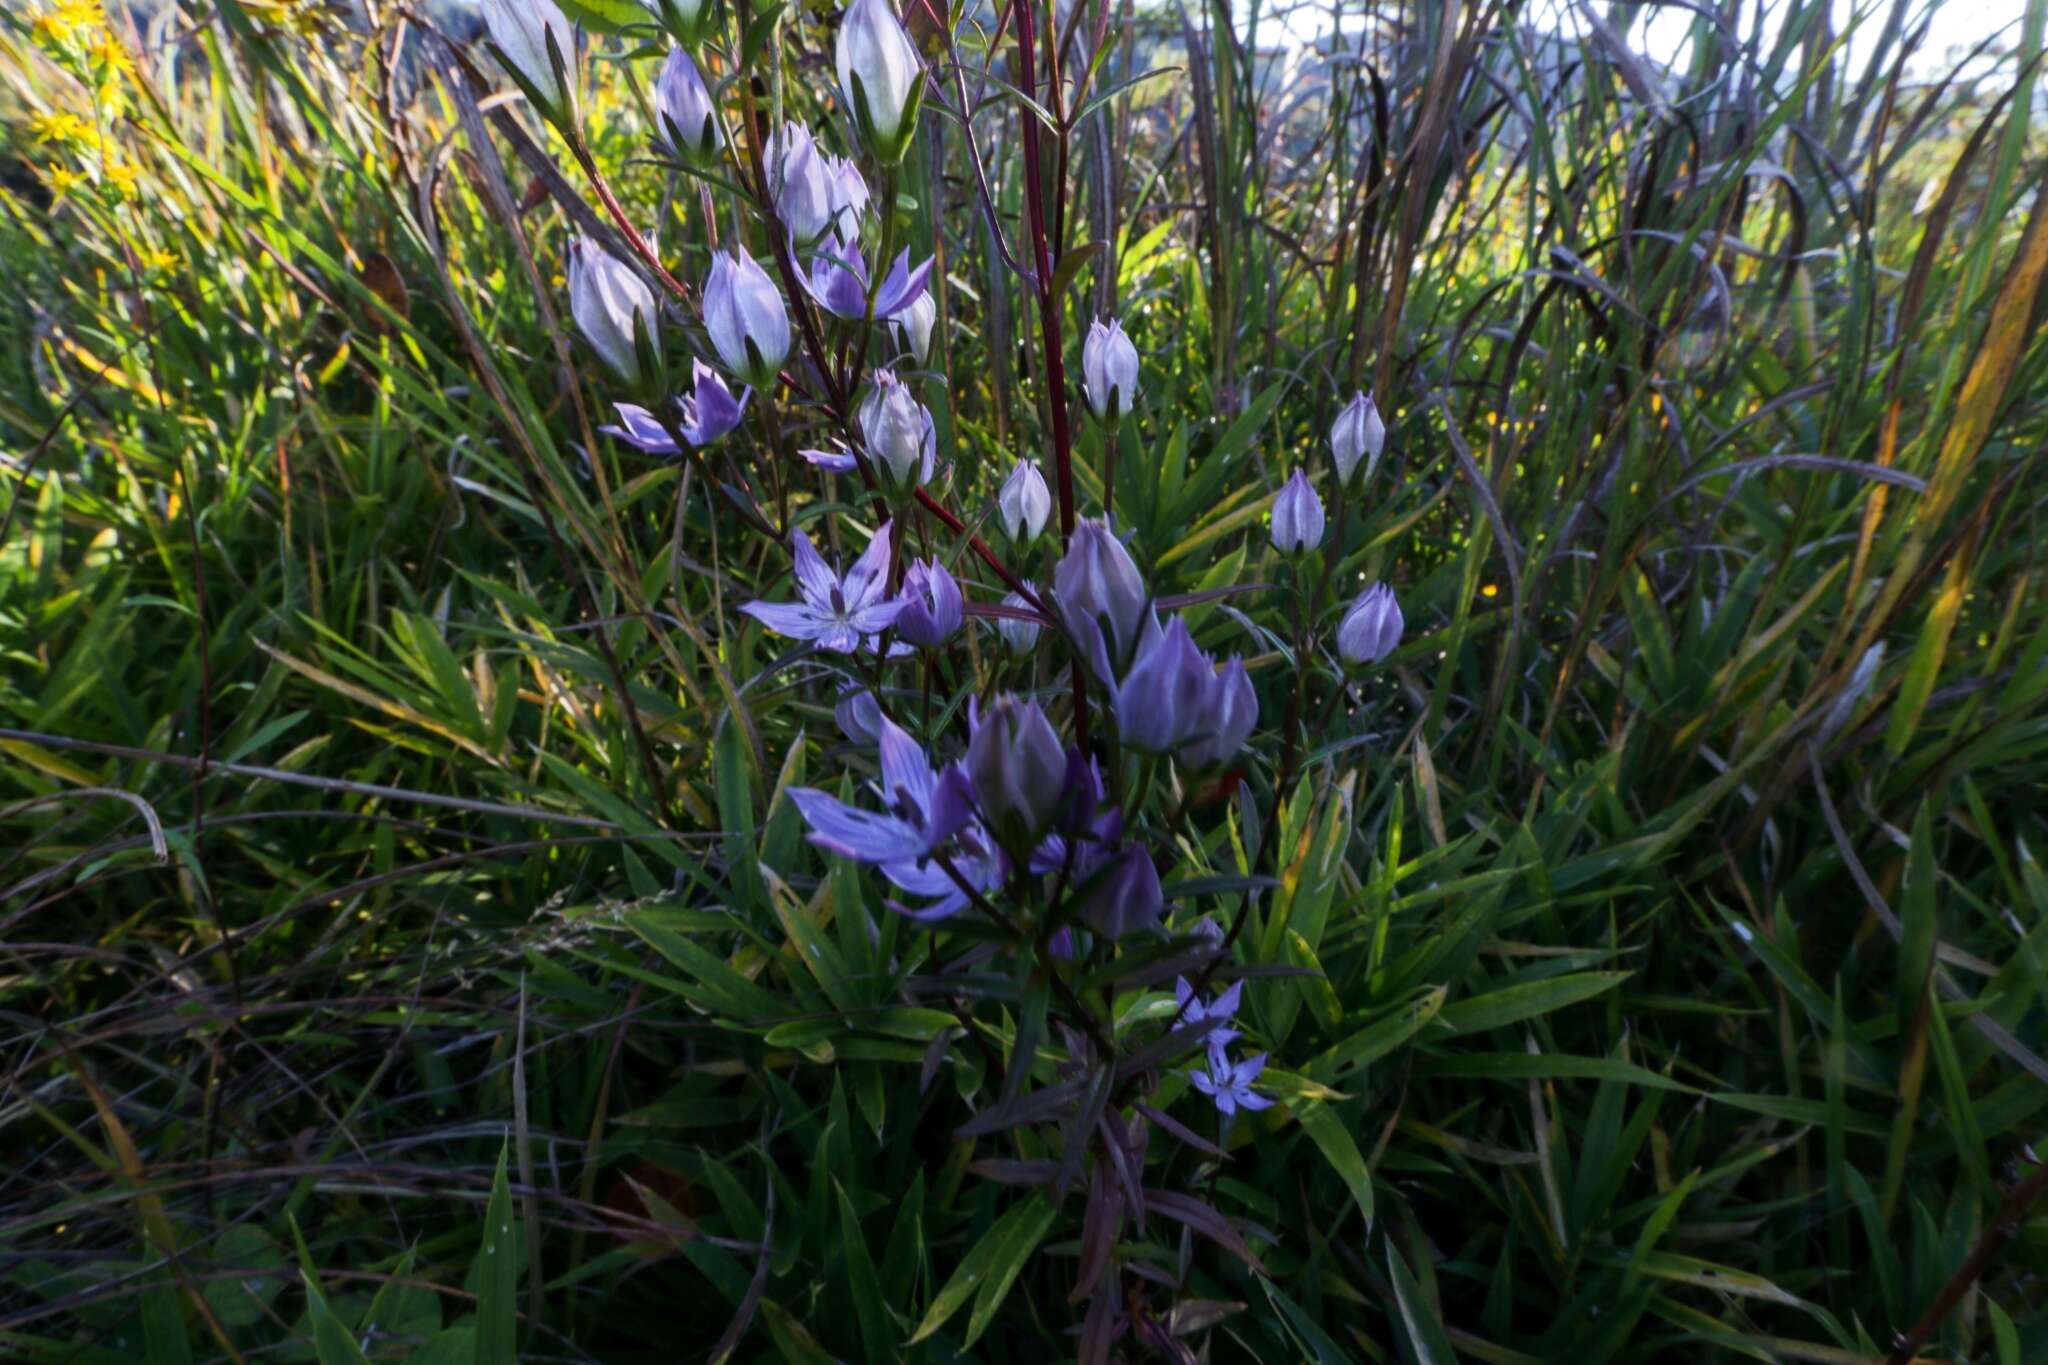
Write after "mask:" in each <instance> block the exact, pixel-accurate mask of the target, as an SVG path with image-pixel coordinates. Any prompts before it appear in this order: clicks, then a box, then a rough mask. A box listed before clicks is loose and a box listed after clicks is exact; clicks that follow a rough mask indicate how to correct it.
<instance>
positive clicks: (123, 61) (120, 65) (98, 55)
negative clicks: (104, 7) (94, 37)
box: [88, 33, 135, 72]
mask: <svg viewBox="0 0 2048 1365" xmlns="http://www.w3.org/2000/svg"><path fill="white" fill-rule="evenodd" d="M88 50H89V51H90V52H91V53H92V58H93V60H94V61H96V62H98V63H99V64H100V65H101V66H104V67H106V68H107V69H108V70H109V71H114V72H127V71H133V70H134V69H135V59H134V58H133V57H131V56H129V55H128V49H127V48H125V47H123V46H121V40H120V39H119V38H116V37H115V36H114V35H113V34H111V33H102V34H101V35H100V37H99V41H97V42H95V43H94V44H93V45H92V46H91V48H89V49H88Z"/></svg>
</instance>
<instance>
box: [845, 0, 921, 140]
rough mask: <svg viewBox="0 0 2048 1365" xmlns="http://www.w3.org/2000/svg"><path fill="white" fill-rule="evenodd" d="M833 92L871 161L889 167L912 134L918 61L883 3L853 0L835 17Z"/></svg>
mask: <svg viewBox="0 0 2048 1365" xmlns="http://www.w3.org/2000/svg"><path fill="white" fill-rule="evenodd" d="M834 56H835V58H836V65H837V67H838V71H839V92H840V94H841V95H842V96H843V97H844V98H845V100H846V107H847V108H848V109H850V110H852V111H853V122H854V126H855V127H856V128H858V129H859V130H860V135H861V139H862V140H863V141H864V142H866V143H867V144H868V149H869V150H870V151H872V152H873V153H874V154H875V157H876V159H877V160H879V161H882V162H885V163H889V164H893V163H895V162H896V161H898V160H900V159H901V158H902V156H903V150H904V148H906V147H908V146H909V145H910V138H911V134H913V133H914V132H916V131H917V107H918V104H919V102H920V101H921V100H922V99H923V98H924V62H923V61H922V60H921V59H920V58H919V57H918V55H917V47H916V45H915V44H913V43H912V42H911V41H910V34H909V33H908V32H907V31H905V29H904V27H903V22H902V21H901V20H900V19H898V18H897V17H896V11H894V10H893V9H891V8H889V0H853V3H852V4H850V5H848V6H847V7H846V12H845V13H844V14H842V15H841V16H840V19H839V39H838V44H837V47H836V49H835V52H834Z"/></svg>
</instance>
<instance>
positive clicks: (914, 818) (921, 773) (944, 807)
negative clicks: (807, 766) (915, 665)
mask: <svg viewBox="0 0 2048 1365" xmlns="http://www.w3.org/2000/svg"><path fill="white" fill-rule="evenodd" d="M879 728H880V736H879V739H878V743H879V745H880V748H881V754H882V781H881V791H882V800H883V801H884V802H885V803H886V804H887V806H888V809H887V810H886V811H880V812H878V811H868V810H862V809H860V808H859V807H857V806H849V805H847V804H846V803H845V802H844V801H841V800H840V799H839V798H838V797H836V796H833V795H831V794H829V793H827V792H822V791H819V790H818V789H817V788H816V787H791V788H790V789H789V799H790V800H792V801H794V802H795V803H796V808H797V810H798V811H799V812H801V813H802V815H803V817H804V823H805V824H807V825H809V826H810V827H811V835H810V838H811V842H812V843H814V844H816V845H817V846H818V847H820V848H823V849H828V850H830V851H831V852H833V853H837V854H838V855H839V856H840V857H842V858H851V859H853V860H854V861H855V862H859V863H881V864H884V865H887V864H890V863H896V862H901V861H904V860H909V861H912V862H915V861H917V860H919V859H923V858H926V857H929V856H930V855H931V853H932V851H933V850H934V849H936V848H937V847H938V846H939V845H940V844H942V843H944V842H945V841H946V840H947V839H950V838H951V837H953V835H955V834H957V833H958V832H959V831H960V830H961V829H962V828H963V827H964V826H965V825H966V824H967V822H968V821H969V820H971V819H973V817H974V790H973V787H972V785H971V784H970V783H969V782H968V780H967V774H966V772H965V771H964V770H963V769H962V768H961V767H960V765H959V764H957V763H949V764H947V765H946V767H945V768H944V769H943V770H941V769H935V768H933V767H932V764H931V760H930V759H929V758H926V757H925V753H924V750H923V749H922V748H920V747H918V743H917V741H916V740H914V739H912V738H911V737H910V735H909V733H908V732H906V731H905V730H904V729H903V728H902V727H901V726H899V725H897V724H896V723H895V722H894V721H892V720H890V719H889V718H888V717H887V716H883V717H881V724H880V727H879ZM906 889H910V888H906Z"/></svg>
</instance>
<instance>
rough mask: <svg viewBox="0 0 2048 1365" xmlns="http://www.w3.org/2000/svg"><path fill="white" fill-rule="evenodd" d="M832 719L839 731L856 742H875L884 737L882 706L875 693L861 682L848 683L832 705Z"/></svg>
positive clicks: (865, 743)
mask: <svg viewBox="0 0 2048 1365" xmlns="http://www.w3.org/2000/svg"><path fill="white" fill-rule="evenodd" d="M832 719H833V720H835V721H837V722H839V733H840V734H842V735H845V736H846V737H847V738H848V739H850V740H852V741H853V742H854V743H855V744H860V745H868V744H873V743H875V742H877V741H878V740H880V739H881V737H882V707H881V703H879V702H877V701H876V700H875V694H874V693H873V692H872V691H870V690H869V689H867V688H865V687H862V686H861V685H860V684H859V683H848V684H847V685H846V687H845V689H844V690H843V691H841V692H840V694H839V700H838V702H837V703H836V704H835V705H834V706H833V707H832Z"/></svg>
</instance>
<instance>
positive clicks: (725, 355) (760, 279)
mask: <svg viewBox="0 0 2048 1365" xmlns="http://www.w3.org/2000/svg"><path fill="white" fill-rule="evenodd" d="M704 330H705V331H707V332H709V333H710V334H711V344H712V346H713V347H715V348H716V349H717V351H718V358H719V359H720V360H722V361H724V362H725V367H726V368H727V369H728V370H731V371H732V372H733V373H734V374H736V375H738V376H740V378H742V379H744V380H746V381H747V382H748V383H749V384H752V385H753V386H754V387H756V388H762V389H765V388H767V387H768V386H769V385H770V384H772V383H773V382H774V381H775V375H776V372H777V371H779V370H780V369H781V368H782V361H783V359H784V357H786V356H787V355H788V354H789V314H788V313H787V312H786V311H784V309H783V306H782V295H781V294H780V293H778V292H777V291H776V288H775V281H773V280H771V279H769V278H768V272H767V271H765V270H763V269H761V267H760V266H759V265H758V264H756V263H755V261H754V258H753V257H752V256H749V255H747V253H746V252H745V251H744V250H742V251H741V252H740V253H739V254H738V255H737V256H735V255H732V254H731V253H729V252H724V251H721V252H719V253H718V254H717V255H715V256H713V257H712V258H711V277H710V278H709V279H708V280H706V281H705V282H704Z"/></svg>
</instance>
